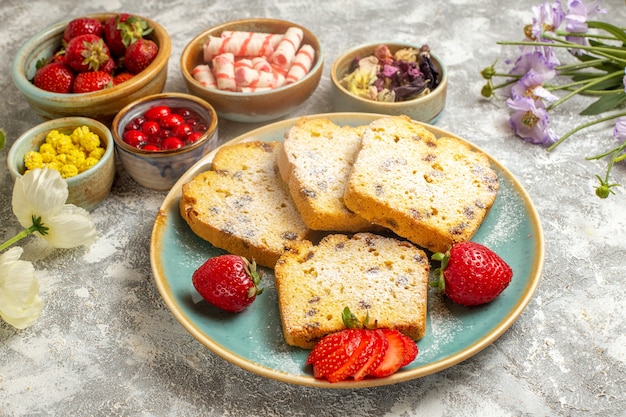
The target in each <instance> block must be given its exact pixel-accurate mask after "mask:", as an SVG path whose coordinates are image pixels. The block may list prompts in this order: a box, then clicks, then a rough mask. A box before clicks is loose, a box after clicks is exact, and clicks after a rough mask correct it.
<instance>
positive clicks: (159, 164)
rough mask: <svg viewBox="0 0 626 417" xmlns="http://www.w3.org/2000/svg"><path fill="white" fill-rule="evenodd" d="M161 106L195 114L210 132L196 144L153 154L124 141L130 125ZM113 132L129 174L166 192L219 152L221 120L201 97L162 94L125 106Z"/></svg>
mask: <svg viewBox="0 0 626 417" xmlns="http://www.w3.org/2000/svg"><path fill="white" fill-rule="evenodd" d="M157 105H165V106H169V107H171V108H174V107H177V108H188V109H191V110H193V111H195V112H196V113H198V114H199V115H200V117H201V119H202V120H203V122H204V124H205V125H206V126H207V130H206V132H205V133H204V134H203V135H202V137H200V139H198V140H197V141H196V142H194V143H193V144H191V145H186V146H184V147H182V148H179V149H171V150H162V151H150V150H145V149H139V148H137V147H134V146H131V145H129V144H128V143H126V142H125V141H124V139H123V135H124V130H125V129H126V125H127V124H128V123H129V122H131V121H133V120H134V119H135V118H137V117H139V116H142V115H143V114H144V113H145V112H146V110H148V109H149V108H151V107H153V106H157ZM111 131H112V134H113V140H114V141H115V148H116V149H117V155H118V157H119V159H120V161H121V163H122V166H123V167H124V169H125V170H126V171H127V172H128V174H129V175H130V176H131V177H132V178H133V179H134V180H135V181H136V182H137V183H138V184H139V185H141V186H143V187H145V188H150V189H153V190H158V191H166V190H169V189H170V188H172V186H173V185H174V184H175V183H176V181H177V180H178V178H179V177H180V176H181V175H182V174H184V173H185V172H186V171H187V170H188V169H189V168H190V167H191V166H192V165H193V164H195V163H196V162H197V161H198V160H199V159H200V158H202V157H203V156H204V155H206V154H207V153H209V152H210V151H212V150H213V149H215V147H216V146H217V140H218V117H217V113H216V112H215V109H214V108H213V107H212V106H211V105H210V104H209V103H207V102H206V101H204V100H202V99H201V98H199V97H196V96H192V95H190V94H184V93H162V94H155V95H152V96H148V97H144V98H141V99H139V100H136V101H134V102H133V103H130V104H129V105H127V106H126V107H124V108H123V109H122V110H121V111H120V112H119V113H118V114H117V115H116V116H115V118H114V119H113V124H112V127H111Z"/></svg>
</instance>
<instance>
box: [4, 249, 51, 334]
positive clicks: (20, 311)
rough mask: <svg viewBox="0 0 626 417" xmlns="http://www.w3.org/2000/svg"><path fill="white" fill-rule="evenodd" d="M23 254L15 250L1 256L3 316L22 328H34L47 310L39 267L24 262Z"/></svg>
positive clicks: (5, 319) (11, 323) (13, 324)
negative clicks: (41, 294)
mask: <svg viewBox="0 0 626 417" xmlns="http://www.w3.org/2000/svg"><path fill="white" fill-rule="evenodd" d="M22 251H23V249H22V248H20V247H14V248H11V249H9V250H7V251H6V252H5V253H3V254H0V317H2V318H3V319H4V321H6V322H7V323H9V324H10V325H12V326H14V327H16V328H18V329H25V328H26V327H29V326H30V325H32V324H33V323H34V322H35V320H37V318H38V317H39V315H40V314H41V310H42V309H43V301H42V300H41V298H40V297H39V283H38V281H37V278H36V276H35V268H34V267H33V265H32V264H31V263H30V262H27V261H20V256H21V255H22Z"/></svg>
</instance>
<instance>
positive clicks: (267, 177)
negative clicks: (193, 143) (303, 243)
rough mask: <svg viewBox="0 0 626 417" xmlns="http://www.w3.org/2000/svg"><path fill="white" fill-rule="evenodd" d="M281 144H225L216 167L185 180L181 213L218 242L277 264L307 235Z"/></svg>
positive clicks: (258, 260)
mask: <svg viewBox="0 0 626 417" xmlns="http://www.w3.org/2000/svg"><path fill="white" fill-rule="evenodd" d="M281 146H282V143H281V142H261V141H255V142H244V143H238V144H233V145H228V146H223V147H222V148H220V150H219V151H218V152H217V153H216V154H215V157H214V159H213V163H212V168H211V170H209V171H206V172H203V173H201V174H198V175H197V176H196V177H195V178H193V179H192V180H191V181H190V182H189V183H186V184H183V187H182V196H181V200H180V213H181V215H182V217H183V218H184V219H185V221H186V222H187V224H189V226H190V228H191V230H193V232H194V233H196V234H197V235H198V236H200V237H201V238H203V239H205V240H207V241H209V242H210V243H211V244H212V245H213V246H215V247H217V248H220V249H224V250H226V251H228V252H230V253H233V254H237V255H241V256H245V257H246V258H248V259H254V260H255V261H256V263H257V264H259V265H263V266H267V267H270V268H273V267H274V264H275V263H276V260H277V259H278V258H279V256H280V255H281V254H282V253H283V252H284V250H285V248H286V247H287V246H288V245H289V244H290V243H292V242H293V241H296V240H299V239H303V238H308V237H309V231H310V229H308V228H307V227H306V225H305V224H304V222H303V221H302V218H301V217H300V215H299V213H298V211H297V209H296V207H295V205H294V204H293V200H292V199H291V196H290V195H289V192H288V191H287V189H286V186H285V184H284V182H283V181H282V179H281V178H280V174H279V173H278V168H277V166H276V155H277V154H278V150H279V148H280V147H281Z"/></svg>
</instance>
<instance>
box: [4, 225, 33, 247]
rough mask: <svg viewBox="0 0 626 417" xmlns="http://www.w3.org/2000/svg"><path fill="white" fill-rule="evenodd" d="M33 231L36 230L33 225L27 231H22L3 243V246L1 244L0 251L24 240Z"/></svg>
mask: <svg viewBox="0 0 626 417" xmlns="http://www.w3.org/2000/svg"><path fill="white" fill-rule="evenodd" d="M35 230H37V229H36V228H35V226H34V225H33V226H31V227H29V228H28V229H24V230H22V231H21V232H19V233H18V234H16V235H15V236H13V237H12V238H11V239H9V240H7V241H6V242H4V243H3V244H1V245H0V251H3V250H5V249H6V248H8V247H9V246H11V245H13V244H14V243H16V242H18V241H20V240H22V239H24V238H25V237H26V236H28V235H30V234H31V233H33V232H34V231H35Z"/></svg>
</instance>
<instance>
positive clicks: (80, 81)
mask: <svg viewBox="0 0 626 417" xmlns="http://www.w3.org/2000/svg"><path fill="white" fill-rule="evenodd" d="M74 39H76V38H74ZM112 86H113V77H112V76H111V74H109V73H108V72H104V71H87V72H81V73H79V74H78V75H76V78H75V79H74V85H73V87H72V92H73V93H90V92H92V91H99V90H104V89H105V88H109V87H112Z"/></svg>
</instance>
